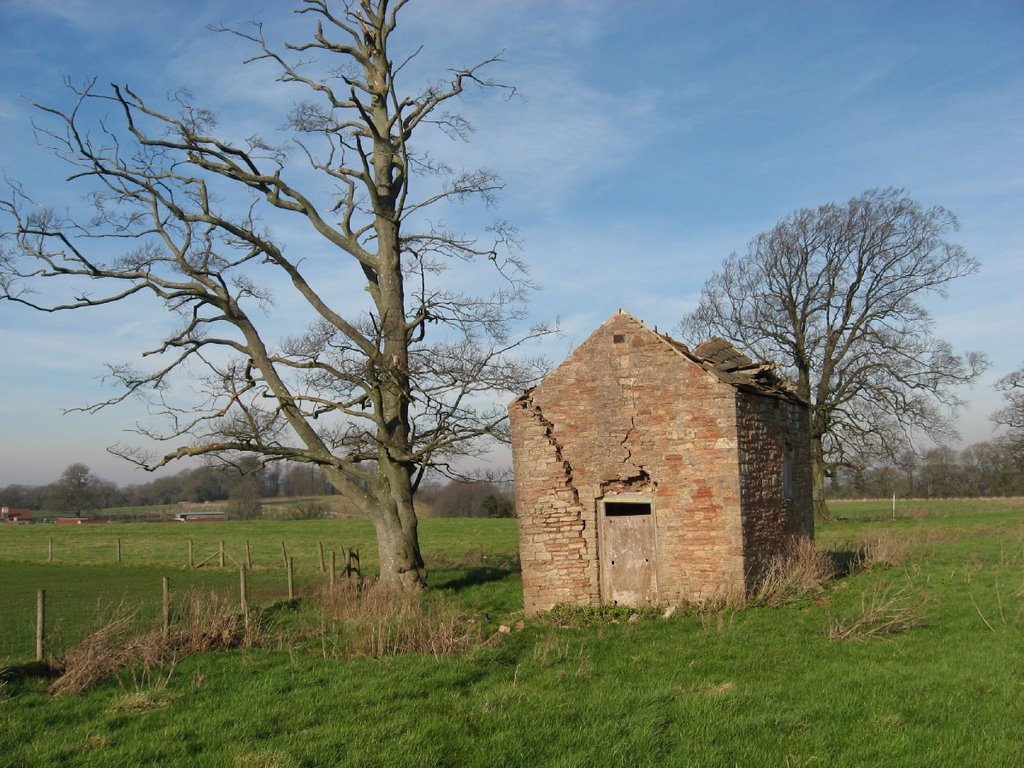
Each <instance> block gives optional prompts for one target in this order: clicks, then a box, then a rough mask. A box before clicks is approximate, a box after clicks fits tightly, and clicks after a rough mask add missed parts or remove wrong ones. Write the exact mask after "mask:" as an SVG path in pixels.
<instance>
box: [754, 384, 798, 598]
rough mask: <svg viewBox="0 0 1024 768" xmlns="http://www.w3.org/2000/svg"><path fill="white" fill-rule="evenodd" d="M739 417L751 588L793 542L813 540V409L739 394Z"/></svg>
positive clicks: (769, 398) (792, 403) (781, 399)
mask: <svg viewBox="0 0 1024 768" xmlns="http://www.w3.org/2000/svg"><path fill="white" fill-rule="evenodd" d="M736 419H737V426H738V429H737V435H738V440H739V461H740V487H741V498H742V511H743V542H744V552H745V569H746V576H747V586H748V588H749V587H751V586H753V585H754V583H755V582H756V581H757V579H758V578H759V577H760V576H761V575H762V574H763V572H764V569H765V567H766V566H767V564H768V562H769V561H770V560H771V558H772V557H773V556H774V555H776V554H779V553H781V552H782V551H784V550H785V548H786V547H787V545H789V543H790V542H792V541H793V540H794V539H795V538H799V537H813V536H814V513H813V510H812V505H811V455H810V438H809V435H808V429H809V428H808V411H807V408H805V407H804V406H802V405H800V404H799V403H795V402H793V401H791V400H787V399H783V398H776V397H767V396H764V395H761V394H752V393H749V392H745V391H742V390H740V391H739V392H738V397H737V401H736Z"/></svg>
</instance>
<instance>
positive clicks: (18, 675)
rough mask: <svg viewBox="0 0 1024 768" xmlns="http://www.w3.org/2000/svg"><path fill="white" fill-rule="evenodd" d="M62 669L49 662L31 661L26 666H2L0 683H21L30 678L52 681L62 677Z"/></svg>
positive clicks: (0, 668)
mask: <svg viewBox="0 0 1024 768" xmlns="http://www.w3.org/2000/svg"><path fill="white" fill-rule="evenodd" d="M62 671H63V670H62V667H61V666H60V665H59V664H54V663H50V662H47V661H29V662H25V663H24V664H11V665H10V666H2V665H0V683H6V682H20V681H23V680H27V679H29V678H43V679H52V678H55V677H60V674H61V672H62Z"/></svg>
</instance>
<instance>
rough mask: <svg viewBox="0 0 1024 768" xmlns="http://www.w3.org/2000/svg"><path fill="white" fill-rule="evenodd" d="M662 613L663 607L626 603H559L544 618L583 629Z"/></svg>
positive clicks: (632, 620) (568, 626)
mask: <svg viewBox="0 0 1024 768" xmlns="http://www.w3.org/2000/svg"><path fill="white" fill-rule="evenodd" d="M660 615H661V609H659V608H657V607H654V606H651V607H644V608H632V607H630V606H626V605H570V604H569V603H559V604H558V605H556V606H555V607H554V608H552V609H551V610H550V611H548V612H547V613H546V614H544V618H546V619H547V621H548V622H550V623H551V624H554V625H555V626H559V627H564V628H571V629H583V628H584V627H592V626H595V625H597V624H622V623H630V622H635V621H640V620H642V619H653V618H657V617H658V616H660Z"/></svg>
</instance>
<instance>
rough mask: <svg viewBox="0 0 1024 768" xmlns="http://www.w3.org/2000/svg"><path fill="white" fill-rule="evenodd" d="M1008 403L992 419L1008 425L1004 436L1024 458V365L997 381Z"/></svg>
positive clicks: (1013, 450) (1014, 452)
mask: <svg viewBox="0 0 1024 768" xmlns="http://www.w3.org/2000/svg"><path fill="white" fill-rule="evenodd" d="M996 389H997V390H999V391H1000V392H1002V393H1003V398H1004V399H1005V400H1006V405H1005V406H1003V407H1002V408H1000V409H999V410H998V411H996V412H995V413H993V414H992V420H993V421H995V422H996V423H997V424H1001V425H1003V426H1004V427H1006V433H1005V435H1004V438H1005V440H1006V442H1007V443H1008V445H1009V447H1010V450H1011V452H1012V453H1013V454H1014V455H1015V456H1017V457H1019V458H1024V366H1021V367H1020V368H1018V369H1017V370H1015V371H1011V372H1010V373H1008V374H1006V375H1005V376H1003V378H1001V379H1000V380H999V381H997V382H996Z"/></svg>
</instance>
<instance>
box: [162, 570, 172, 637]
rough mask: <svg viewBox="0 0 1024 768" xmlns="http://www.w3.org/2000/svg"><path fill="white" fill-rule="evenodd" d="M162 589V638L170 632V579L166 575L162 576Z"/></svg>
mask: <svg viewBox="0 0 1024 768" xmlns="http://www.w3.org/2000/svg"><path fill="white" fill-rule="evenodd" d="M163 589H164V604H163V608H164V610H163V616H164V626H163V632H164V640H166V639H167V636H168V635H170V634H171V580H170V579H169V578H167V577H166V576H164V577H163Z"/></svg>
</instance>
